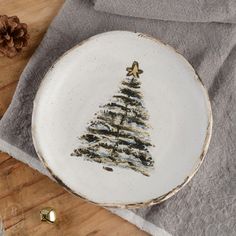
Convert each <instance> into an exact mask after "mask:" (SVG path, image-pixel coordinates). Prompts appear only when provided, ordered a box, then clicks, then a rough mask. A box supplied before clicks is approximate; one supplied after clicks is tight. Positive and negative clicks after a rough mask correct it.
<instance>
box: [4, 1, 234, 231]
mask: <svg viewBox="0 0 236 236" xmlns="http://www.w3.org/2000/svg"><path fill="white" fill-rule="evenodd" d="M99 2H100V3H99ZM106 2H107V5H106V3H105V1H104V5H102V1H100V0H97V2H95V4H98V3H99V5H95V7H96V9H98V6H100V8H99V9H101V10H102V9H103V11H104V10H105V9H108V6H109V4H111V2H114V4H115V3H116V2H117V10H119V6H120V5H119V3H121V1H106ZM124 2H126V1H124ZM128 2H129V3H131V1H127V4H128ZM135 2H137V1H135ZM140 2H141V1H140ZM142 2H143V3H144V1H142ZM228 2H229V1H228ZM147 3H148V1H147ZM156 4H158V1H157V3H156ZM102 6H103V7H102ZM127 6H128V5H127ZM142 6H143V5H139V4H138V3H137V5H136V10H135V9H134V10H133V11H134V13H135V12H138V11H139V9H140V8H141V7H142ZM222 6H224V3H223V2H222ZM113 8H114V9H113V11H112V12H114V13H116V15H114V14H109V13H104V12H99V11H96V10H95V9H94V4H93V2H92V1H88V0H68V1H66V2H65V4H64V6H63V8H62V9H61V11H60V12H59V14H58V16H57V17H56V18H55V19H54V21H53V23H52V24H51V26H50V27H49V29H48V31H47V33H46V35H45V37H44V39H43V40H42V42H41V44H40V46H39V47H38V49H37V50H36V52H35V53H34V55H33V56H32V58H31V59H30V61H29V63H28V65H27V66H26V68H25V70H24V71H23V73H22V75H21V78H20V81H19V83H18V86H17V89H16V93H15V95H14V98H13V101H12V103H11V105H10V107H9V109H8V110H7V112H6V113H5V115H4V117H3V118H2V120H1V121H0V149H1V150H2V151H5V152H7V153H9V154H10V155H12V156H13V157H15V158H16V159H18V160H21V161H23V162H25V163H27V164H29V165H30V166H32V167H33V168H35V169H38V170H39V171H41V172H42V173H44V174H48V173H47V171H46V170H45V168H44V167H43V165H42V164H41V163H40V161H39V160H38V157H37V155H36V153H35V150H34V146H33V143H32V137H31V115H32V107H33V100H34V97H35V94H36V92H37V89H38V86H39V84H40V82H41V80H42V78H43V77H44V75H45V73H46V72H47V70H48V69H49V67H50V66H51V65H52V63H53V62H54V61H55V60H56V59H57V58H58V57H59V56H60V55H62V53H64V52H65V51H67V50H68V49H69V48H71V47H72V46H74V45H76V44H78V43H79V42H81V41H82V40H84V39H87V38H88V37H90V36H93V35H95V34H98V33H102V32H105V31H110V30H130V31H138V32H143V33H146V34H150V35H152V36H153V37H157V38H159V39H160V40H161V41H163V42H165V43H168V44H170V45H171V46H173V47H175V48H176V49H177V51H178V52H180V53H181V54H183V55H184V56H185V57H186V58H187V59H188V60H189V61H190V63H191V64H192V65H193V67H194V68H195V69H196V71H197V72H198V74H199V75H200V77H201V79H202V80H203V82H204V84H205V85H206V87H207V89H208V92H209V95H210V99H211V102H212V109H213V119H214V126H213V136H212V141H211V144H210V149H209V152H208V155H207V157H206V159H205V161H204V163H203V165H202V167H201V168H200V170H199V172H198V173H197V174H196V176H195V177H194V178H193V180H192V181H191V182H190V183H189V184H188V185H187V186H186V187H185V188H184V189H182V190H181V191H180V192H179V193H177V194H176V195H175V196H174V197H172V198H171V199H169V200H167V201H166V202H164V203H162V204H160V205H156V206H153V207H149V208H142V209H137V210H132V211H131V210H122V209H117V210H113V212H114V213H116V214H118V215H120V216H122V217H123V218H125V219H127V220H129V221H130V222H132V223H134V224H136V225H138V226H139V227H140V228H142V229H144V230H146V231H147V232H149V233H151V234H153V235H168V233H167V232H169V233H170V234H173V235H214V236H215V235H235V234H236V224H235V222H236V162H235V156H236V126H235V124H236V106H235V104H236V83H235V73H236V67H235V64H236V24H223V23H187V22H181V23H180V22H173V21H172V22H170V21H162V20H156V19H155V20H154V19H143V18H137V17H127V16H126V17H125V16H119V15H117V14H119V12H118V11H116V5H113ZM233 10H234V12H235V11H236V7H234V9H233ZM153 14H154V13H153ZM166 14H168V12H166ZM138 16H140V15H138ZM158 17H159V16H158ZM158 17H155V18H158ZM189 19H190V21H192V19H191V16H189ZM186 20H187V15H186Z"/></svg>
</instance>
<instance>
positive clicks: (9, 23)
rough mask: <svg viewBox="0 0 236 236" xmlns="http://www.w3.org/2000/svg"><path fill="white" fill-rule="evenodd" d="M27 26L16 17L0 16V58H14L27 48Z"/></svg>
mask: <svg viewBox="0 0 236 236" xmlns="http://www.w3.org/2000/svg"><path fill="white" fill-rule="evenodd" d="M28 39H29V34H28V33H27V25H26V24H24V23H20V20H19V18H18V17H17V16H11V17H8V16H6V15H3V16H1V15H0V56H7V57H10V58H11V57H14V56H16V54H17V53H19V52H20V51H21V50H22V48H23V47H26V46H27V41H28Z"/></svg>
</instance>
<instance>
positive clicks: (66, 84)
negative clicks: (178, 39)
mask: <svg viewBox="0 0 236 236" xmlns="http://www.w3.org/2000/svg"><path fill="white" fill-rule="evenodd" d="M211 130H212V113H211V106H210V102H209V98H208V95H207V92H206V90H205V88H204V86H203V84H202V83H201V81H200V79H199V77H198V76H197V74H196V73H195V71H194V69H193V68H192V67H191V65H190V64H189V63H188V62H187V61H186V60H185V59H184V58H183V57H182V56H181V55H180V54H178V53H177V52H175V50H173V48H171V47H170V46H168V45H164V44H163V43H161V42H160V41H158V40H156V39H154V38H152V37H150V36H147V35H144V34H141V33H132V32H126V31H113V32H108V33H104V34H100V35H97V36H94V37H92V38H90V39H88V40H87V41H85V42H83V43H81V44H80V45H78V46H76V47H74V48H73V49H71V50H70V51H68V52H67V53H66V54H64V55H63V56H62V57H61V58H60V59H59V60H58V61H57V62H56V63H55V64H54V66H53V67H52V68H51V69H50V70H49V72H48V73H47V75H46V76H45V78H44V80H43V82H42V84H41V86H40V89H39V91H38V93H37V96H36V99H35V102H34V111H33V119H32V135H33V140H34V145H35V148H36V151H37V153H38V155H39V157H40V159H41V160H42V161H43V163H44V164H45V166H46V167H47V168H48V170H49V171H50V173H51V174H52V175H53V176H54V178H55V179H56V180H57V181H58V182H59V183H60V184H61V185H63V186H64V187H65V188H66V189H67V190H69V191H71V192H72V193H74V194H76V195H79V196H80V197H83V198H84V199H87V200H89V201H91V202H93V203H96V204H99V205H102V206H110V207H123V208H135V207H142V206H149V205H153V204H156V203H160V202H162V201H164V200H166V199H167V198H169V197H171V196H173V195H174V194H175V193H176V192H177V191H179V190H180V189H181V188H182V187H183V186H184V185H185V184H186V183H187V182H188V181H189V180H190V179H191V178H192V177H193V175H194V174H195V173H196V171H197V170H198V168H199V167H200V165H201V163H202V161H203V159H204V156H205V154H206V152H207V149H208V145H209V142H210V137H211Z"/></svg>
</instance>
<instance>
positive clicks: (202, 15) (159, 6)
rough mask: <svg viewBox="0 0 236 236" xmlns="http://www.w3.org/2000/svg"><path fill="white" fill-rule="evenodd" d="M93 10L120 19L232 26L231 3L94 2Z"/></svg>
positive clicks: (210, 0)
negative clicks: (129, 18)
mask: <svg viewBox="0 0 236 236" xmlns="http://www.w3.org/2000/svg"><path fill="white" fill-rule="evenodd" d="M94 4H95V9H96V10H99V11H104V12H109V13H112V14H118V15H122V16H133V17H142V18H147V19H157V20H169V21H184V22H224V23H236V11H235V9H236V1H235V0H224V1H219V0H178V1H173V0H126V1H123V0H94Z"/></svg>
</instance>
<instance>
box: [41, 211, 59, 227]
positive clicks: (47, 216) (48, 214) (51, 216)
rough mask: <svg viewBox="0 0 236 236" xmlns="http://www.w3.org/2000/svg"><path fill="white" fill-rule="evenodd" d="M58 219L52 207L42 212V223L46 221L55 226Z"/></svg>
mask: <svg viewBox="0 0 236 236" xmlns="http://www.w3.org/2000/svg"><path fill="white" fill-rule="evenodd" d="M56 218H57V216H56V211H55V210H54V209H53V208H52V207H46V208H44V209H42V210H41V211H40V219H41V221H46V222H48V223H52V224H53V223H55V221H56Z"/></svg>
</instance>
